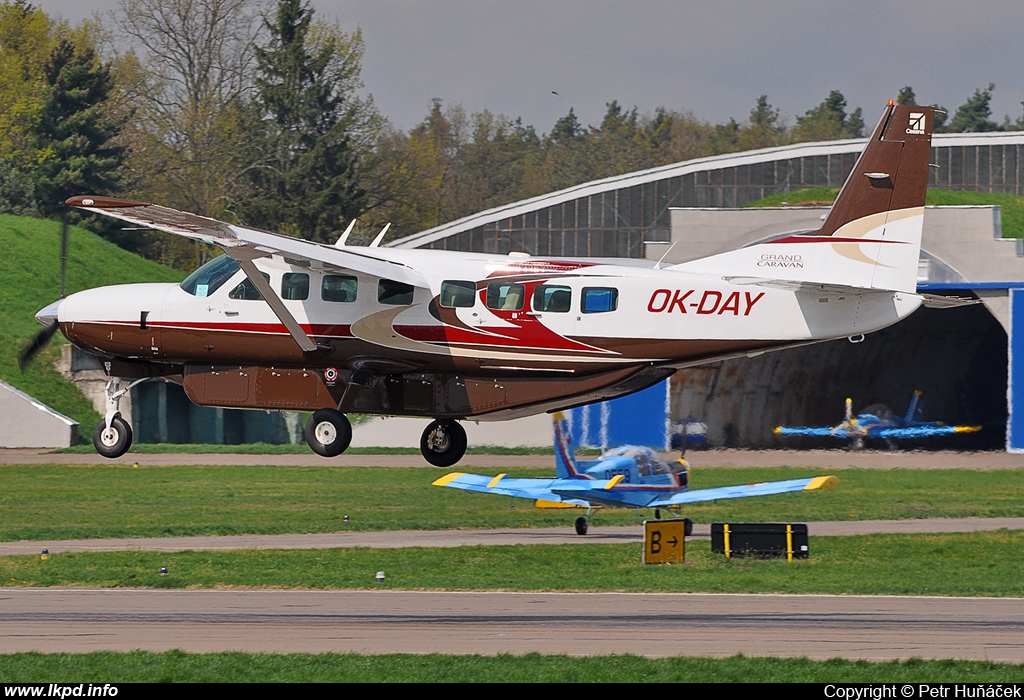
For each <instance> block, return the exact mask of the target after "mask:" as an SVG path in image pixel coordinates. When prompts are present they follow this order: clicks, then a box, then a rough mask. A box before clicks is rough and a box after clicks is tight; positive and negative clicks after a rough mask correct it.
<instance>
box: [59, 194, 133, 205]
mask: <svg viewBox="0 0 1024 700" xmlns="http://www.w3.org/2000/svg"><path fill="white" fill-rule="evenodd" d="M64 203H65V204H66V205H68V206H69V207H82V208H86V209H88V208H99V209H128V208H130V207H148V206H149V205H148V204H147V203H146V202H136V201H135V200H132V199H119V198H118V197H101V196H98V195H92V194H82V195H76V196H74V197H68V198H67V199H66V200H64Z"/></svg>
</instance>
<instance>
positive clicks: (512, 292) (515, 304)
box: [487, 282, 525, 311]
mask: <svg viewBox="0 0 1024 700" xmlns="http://www.w3.org/2000/svg"><path fill="white" fill-rule="evenodd" d="M524 294H525V288H524V287H523V285H521V284H516V283H508V282H491V283H490V284H489V285H487V308H488V309H498V310H500V311H519V310H520V309H522V308H523V296H524Z"/></svg>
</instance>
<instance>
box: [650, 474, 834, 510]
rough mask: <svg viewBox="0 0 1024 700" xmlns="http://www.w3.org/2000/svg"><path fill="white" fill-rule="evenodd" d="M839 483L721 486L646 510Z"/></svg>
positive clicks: (666, 499) (818, 480)
mask: <svg viewBox="0 0 1024 700" xmlns="http://www.w3.org/2000/svg"><path fill="white" fill-rule="evenodd" d="M838 483H839V479H837V478H836V477H834V476H816V477H814V478H812V479H790V480H789V481H767V482H765V483H762V484H745V485H743V486H721V487H719V488H714V489H698V490H696V491H682V492H679V493H674V494H671V495H668V496H665V497H663V498H659V499H657V500H654V501H652V502H650V503H648V504H647V507H648V508H656V507H664V506H671V505H676V504H679V503H700V502H702V501H719V500H725V499H727V498H747V497H750V496H771V495H774V494H777V493H792V492H794V491H816V490H818V489H828V488H832V487H833V486H835V485H836V484H838Z"/></svg>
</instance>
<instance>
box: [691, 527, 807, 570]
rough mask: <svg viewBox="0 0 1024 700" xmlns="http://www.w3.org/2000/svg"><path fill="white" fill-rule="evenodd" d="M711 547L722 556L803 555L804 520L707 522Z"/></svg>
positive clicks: (805, 539)
mask: <svg viewBox="0 0 1024 700" xmlns="http://www.w3.org/2000/svg"><path fill="white" fill-rule="evenodd" d="M711 551H712V552H714V553H715V554H724V555H725V556H726V558H730V559H731V558H734V557H757V558H760V559H781V558H786V559H788V560H789V561H793V560H794V559H807V557H808V556H809V555H810V550H809V549H808V547H807V525H806V524H805V523H711Z"/></svg>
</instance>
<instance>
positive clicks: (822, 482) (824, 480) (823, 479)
mask: <svg viewBox="0 0 1024 700" xmlns="http://www.w3.org/2000/svg"><path fill="white" fill-rule="evenodd" d="M838 483H839V478H838V477H835V476H816V477H814V478H813V479H811V483H809V484H807V486H804V491H817V490H818V489H830V488H832V487H833V486H835V485H836V484H838Z"/></svg>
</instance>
